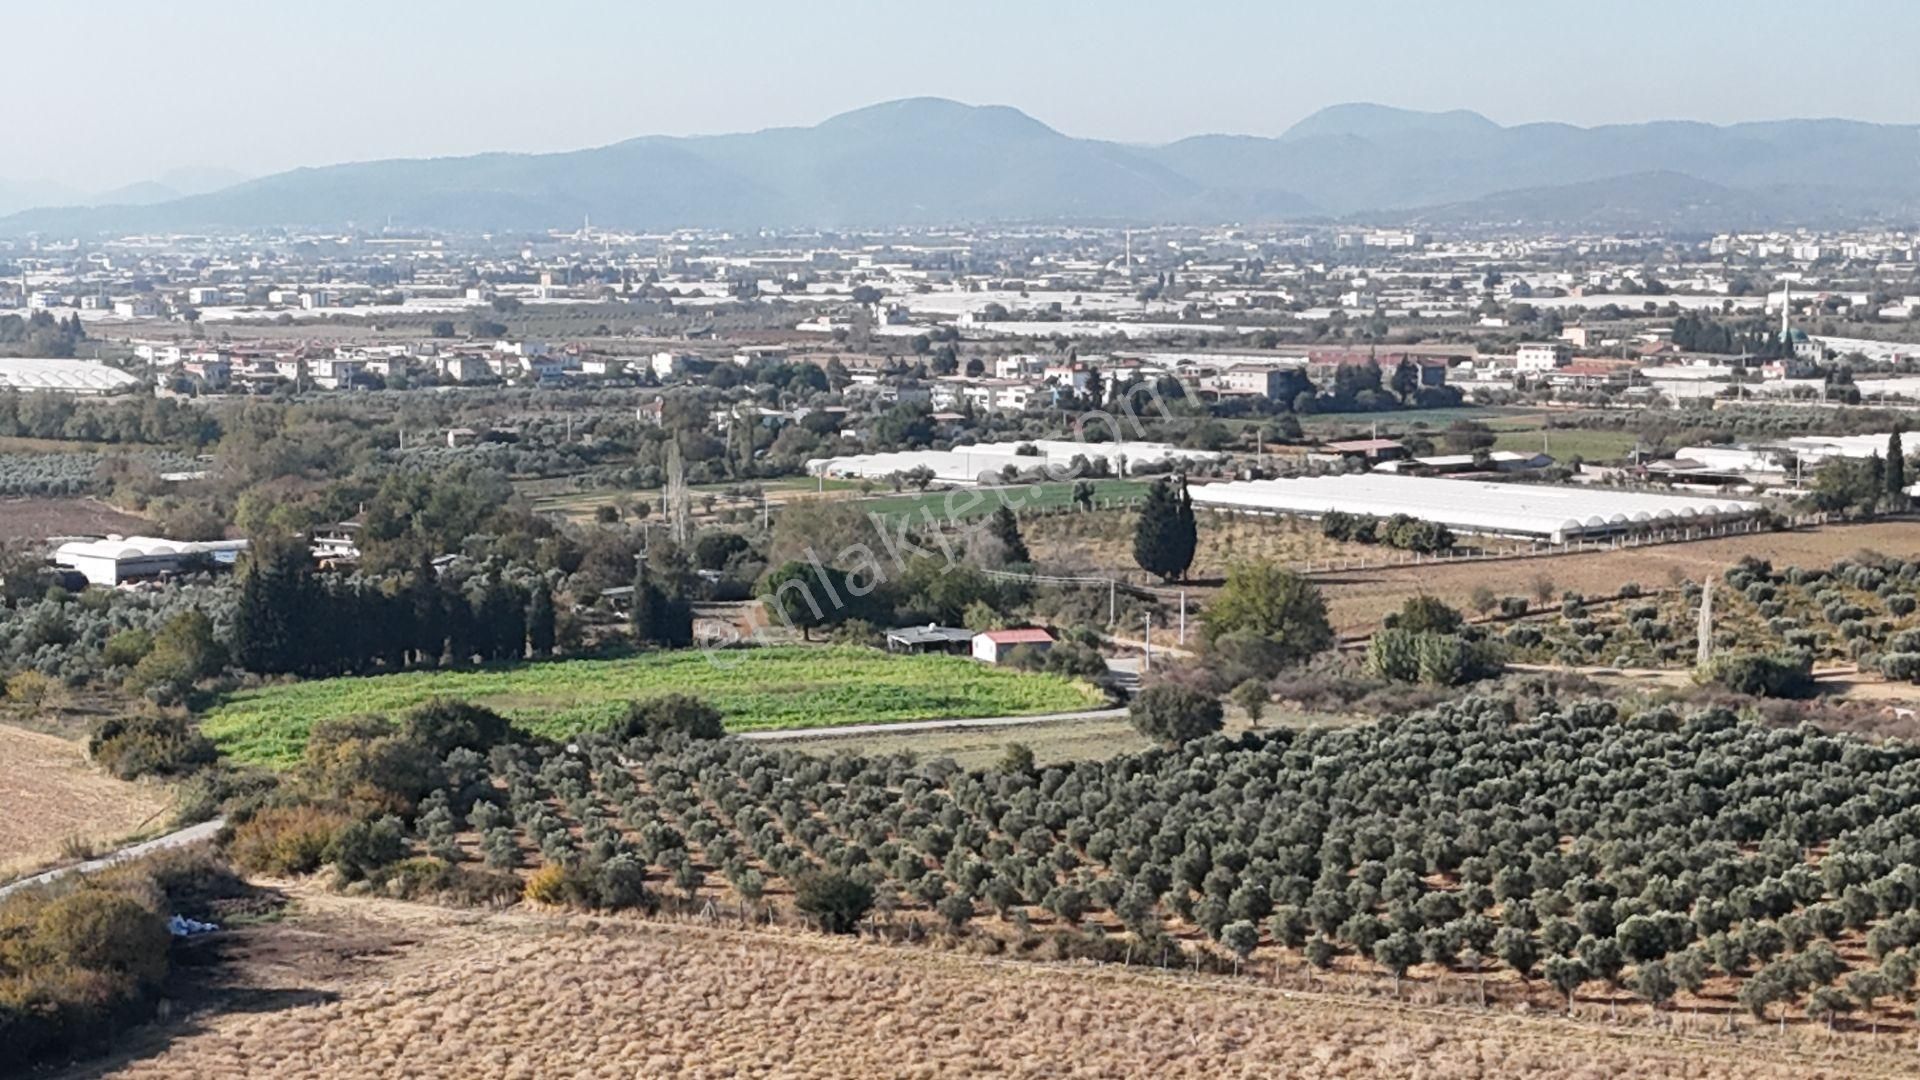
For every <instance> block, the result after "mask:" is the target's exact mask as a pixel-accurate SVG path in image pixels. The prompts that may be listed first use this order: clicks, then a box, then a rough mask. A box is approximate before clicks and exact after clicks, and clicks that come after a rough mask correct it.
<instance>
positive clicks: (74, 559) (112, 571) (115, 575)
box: [53, 536, 247, 587]
mask: <svg viewBox="0 0 1920 1080" xmlns="http://www.w3.org/2000/svg"><path fill="white" fill-rule="evenodd" d="M246 549H247V542H246V541H245V540H213V541H207V542H195V541H187V540H162V539H159V538H157V537H152V536H125V537H121V536H109V537H107V538H106V539H105V540H75V541H72V542H70V543H66V544H61V545H60V547H59V549H58V550H56V551H55V552H54V553H53V562H54V565H56V566H60V567H64V568H66V569H68V570H73V571H75V572H77V573H79V574H80V575H81V576H83V577H85V578H86V579H87V581H88V582H89V583H90V584H94V585H106V586H109V587H111V586H114V585H118V584H120V583H121V582H123V581H137V580H141V579H144V578H156V577H164V576H167V575H170V574H179V573H185V572H191V571H192V570H193V569H194V568H195V567H196V566H198V565H201V564H203V563H209V564H217V563H225V564H229V565H231V564H232V562H233V561H234V559H236V558H237V557H238V556H239V554H240V553H241V552H243V551H245V550H246Z"/></svg>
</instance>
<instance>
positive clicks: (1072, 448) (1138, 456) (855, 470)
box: [807, 439, 1220, 484]
mask: <svg viewBox="0 0 1920 1080" xmlns="http://www.w3.org/2000/svg"><path fill="white" fill-rule="evenodd" d="M1020 447H1031V448H1032V449H1033V453H1031V454H1018V453H1015V452H1014V451H1015V450H1016V449H1018V448H1020ZM1078 456H1085V457H1086V458H1087V459H1088V460H1089V461H1092V460H1095V459H1098V458H1102V457H1104V458H1106V459H1107V462H1108V467H1109V468H1110V469H1111V470H1112V471H1113V472H1114V473H1116V474H1118V473H1121V472H1123V471H1125V472H1131V471H1133V470H1134V469H1135V468H1137V467H1138V466H1141V465H1147V464H1158V463H1160V462H1165V461H1178V460H1188V461H1210V460H1213V459H1214V458H1217V457H1219V456H1220V455H1218V454H1214V453H1208V452H1206V451H1203V450H1182V449H1180V448H1179V447H1176V446H1169V445H1167V444H1166V443H1149V442H1103V443H1087V442H1079V441H1077V440H1073V439H1026V440H1022V441H1020V442H1004V443H980V444H977V445H973V446H956V447H954V448H953V449H951V450H901V451H897V452H894V453H887V454H854V455H851V456H848V457H834V458H816V459H814V460H812V461H809V462H807V471H808V472H811V473H813V474H815V475H818V476H845V477H855V478H860V477H865V478H869V479H880V478H883V477H887V476H891V475H893V474H894V473H904V472H908V471H911V470H913V469H916V468H920V467H922V466H925V467H926V468H929V469H932V470H933V475H934V478H935V479H936V480H939V481H942V482H944V483H949V484H973V483H979V482H980V481H981V479H982V478H983V476H985V475H986V474H993V475H994V476H995V477H997V476H998V475H999V473H1000V471H1001V470H1002V469H1005V468H1006V467H1007V466H1009V465H1011V466H1013V467H1014V468H1015V469H1031V468H1035V467H1037V466H1040V465H1049V466H1052V467H1053V468H1055V469H1058V470H1062V471H1063V475H1064V470H1067V469H1069V468H1070V467H1071V466H1072V464H1073V459H1074V458H1075V457H1078ZM1123 466H1124V468H1123Z"/></svg>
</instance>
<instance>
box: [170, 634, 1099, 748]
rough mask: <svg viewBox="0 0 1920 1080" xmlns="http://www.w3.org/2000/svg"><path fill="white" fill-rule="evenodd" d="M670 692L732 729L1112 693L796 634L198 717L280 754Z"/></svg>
mask: <svg viewBox="0 0 1920 1080" xmlns="http://www.w3.org/2000/svg"><path fill="white" fill-rule="evenodd" d="M676 692H677V693H685V694H692V695H695V696H697V697H700V698H702V699H704V700H706V701H707V702H708V703H709V704H711V705H713V706H714V707H715V708H717V709H719V710H720V712H721V714H722V715H724V716H725V717H726V723H727V728H728V730H731V731H753V730H762V729H770V728H798V727H815V726H826V725H834V724H872V723H892V722H898V721H907V720H933V719H945V718H949V717H963V716H1019V715H1034V714H1040V713H1051V712H1070V711H1073V710H1077V709H1087V708H1098V707H1099V706H1100V705H1101V704H1102V703H1103V702H1104V700H1105V699H1104V697H1103V696H1102V695H1101V693H1100V692H1099V691H1098V690H1096V689H1094V688H1093V687H1092V686H1089V685H1087V684H1086V683H1082V682H1077V681H1072V680H1069V679H1065V678H1062V677H1059V676H1055V675H1040V674H1026V673H1021V672H1016V671H1010V670H1005V669H999V668H991V667H987V666H985V665H982V664H978V663H976V662H974V661H973V660H970V659H967V658H965V657H958V656H890V655H888V654H886V653H884V652H880V651H878V650H874V649H865V648H859V647H852V646H848V647H833V648H807V647H804V646H789V647H781V648H768V649H751V650H738V651H731V652H722V653H716V654H714V656H713V657H712V658H711V659H710V658H709V657H708V655H707V654H706V653H703V652H685V653H653V654H647V655H644V656H634V657H626V658H622V659H615V660H559V661H552V662H547V663H534V664H518V665H510V666H504V667H488V668H478V669H472V670H464V671H414V672H403V673H398V674H393V675H374V676H367V677H343V678H337V679H319V680H315V681H312V682H303V683H289V684H286V685H280V686H270V687H264V688H261V689H256V690H243V691H240V692H238V693H235V694H232V695H229V696H228V697H227V698H225V699H224V700H222V701H221V702H220V703H218V704H217V705H215V706H214V707H213V708H212V709H211V710H209V711H208V713H207V715H206V717H205V719H204V721H203V723H202V728H203V730H204V731H205V732H206V734H207V736H208V737H209V738H211V739H212V740H213V741H214V742H215V743H216V744H217V745H219V747H220V749H221V750H222V751H223V752H224V753H226V754H227V755H229V756H231V757H233V758H235V759H237V760H241V761H251V762H260V763H265V764H273V765H284V764H288V763H291V762H293V761H295V760H297V759H298V758H299V756H300V753H301V751H302V749H303V748H304V747H305V745H306V737H307V732H308V730H309V729H310V728H311V727H312V725H313V724H314V722H315V721H319V720H326V719H333V718H337V717H343V716H356V715H364V714H393V713H397V712H401V711H403V710H405V709H407V708H409V707H411V706H414V705H418V704H420V703H422V702H424V701H427V700H429V699H432V698H436V697H445V698H457V699H460V700H464V701H471V702H474V703H476V704H482V705H486V706H488V707H490V708H494V709H497V710H499V711H500V712H502V713H504V714H506V715H507V716H508V717H510V718H512V719H513V721H514V722H515V724H516V725H517V726H519V727H521V728H523V729H525V730H527V731H530V732H533V733H535V734H538V735H545V736H549V737H558V736H564V735H567V734H571V733H573V732H576V731H583V730H588V729H593V728H598V727H604V726H606V725H607V724H609V723H611V722H612V721H613V720H614V719H615V718H617V717H618V716H620V715H621V713H622V712H624V711H625V708H626V703H627V702H629V701H632V700H636V699H640V698H648V697H656V696H658V695H661V694H667V693H676Z"/></svg>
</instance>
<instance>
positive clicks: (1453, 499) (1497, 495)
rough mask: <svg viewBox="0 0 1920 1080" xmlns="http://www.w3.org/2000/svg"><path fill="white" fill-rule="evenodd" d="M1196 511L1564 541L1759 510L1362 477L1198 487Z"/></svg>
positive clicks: (1658, 497)
mask: <svg viewBox="0 0 1920 1080" xmlns="http://www.w3.org/2000/svg"><path fill="white" fill-rule="evenodd" d="M1192 490H1193V501H1194V505H1196V506H1204V507H1211V508H1214V509H1219V510H1241V511H1248V512H1252V513H1268V514H1299V515H1303V516H1308V517H1318V516H1320V515H1323V514H1327V513H1332V512H1336V511H1339V512H1344V513H1349V514H1371V515H1373V516H1375V517H1391V516H1393V515H1394V514H1406V515H1408V516H1410V517H1415V518H1419V519H1421V520H1423V521H1432V522H1437V523H1439V524H1441V525H1445V526H1446V527H1448V528H1449V529H1453V530H1455V531H1457V532H1467V533H1483V534H1494V535H1501V536H1524V537H1532V538H1536V539H1543V540H1549V541H1552V542H1553V543H1563V542H1565V541H1568V540H1573V539H1578V538H1582V537H1590V536H1604V535H1607V534H1610V533H1616V532H1620V531H1622V530H1625V529H1629V528H1633V527H1636V526H1649V525H1651V526H1661V525H1686V524H1692V523H1707V522H1719V521H1727V520H1734V519H1739V518H1744V517H1749V516H1751V515H1753V514H1755V513H1758V512H1759V511H1760V510H1762V509H1763V508H1764V507H1763V506H1762V504H1760V503H1757V502H1751V501H1746V500H1740V499H1719V498H1699V497H1693V496H1687V495H1663V494H1650V493H1646V492H1639V491H1619V490H1615V489H1611V488H1597V487H1549V486H1543V485H1537V484H1497V483H1488V482H1483V481H1474V480H1447V479H1439V478H1432V477H1418V476H1394V475H1389V474H1384V473H1362V474H1359V475H1354V476H1312V477H1300V478H1297V479H1290V480H1241V481H1234V482H1232V483H1225V484H1205V485H1196V486H1195V487H1194V488H1193V489H1192Z"/></svg>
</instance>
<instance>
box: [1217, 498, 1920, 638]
mask: <svg viewBox="0 0 1920 1080" xmlns="http://www.w3.org/2000/svg"><path fill="white" fill-rule="evenodd" d="M1204 545H1205V538H1204V537H1203V538H1202V546H1203V547H1204ZM1862 549H1871V550H1874V551H1878V552H1881V553H1882V554H1885V555H1892V556H1896V557H1899V558H1912V557H1914V556H1915V555H1916V554H1920V525H1916V524H1915V523H1913V522H1910V521H1876V522H1867V523H1864V524H1858V525H1830V526H1827V527H1825V528H1821V529H1810V530H1802V531H1796V532H1777V533H1752V534H1748V535H1742V536H1730V537H1725V538H1722V539H1718V540H1699V541H1695V542H1693V543H1688V544H1662V545H1658V546H1655V547H1644V548H1627V549H1623V550H1620V551H1601V552H1589V553H1584V554H1577V555H1556V556H1552V557H1550V558H1539V559H1512V560H1505V561H1500V562H1480V563H1460V564H1458V565H1453V566H1448V565H1445V564H1439V565H1435V564H1422V565H1419V566H1404V567H1391V568H1387V569H1381V570H1364V571H1352V572H1343V573H1331V574H1320V575H1317V577H1316V580H1318V581H1319V583H1320V588H1321V590H1322V591H1323V592H1324V593H1325V594H1326V597H1327V606H1328V609H1329V612H1330V614H1331V616H1332V619H1333V626H1334V629H1335V630H1337V631H1339V632H1341V633H1357V632H1361V631H1365V630H1371V629H1373V628H1374V627H1376V626H1378V625H1379V623H1380V620H1381V618H1382V617H1384V616H1385V615H1386V614H1387V613H1389V612H1391V611H1394V610H1396V609H1398V608H1399V606H1400V604H1401V603H1402V602H1403V601H1404V600H1405V599H1406V598H1407V597H1408V596H1411V595H1414V594H1416V593H1422V592H1424V593H1426V594H1428V595H1430V596H1437V597H1439V598H1440V599H1442V600H1444V601H1446V602H1447V603H1449V604H1452V605H1454V606H1455V607H1461V608H1464V607H1466V606H1467V604H1468V601H1469V599H1470V598H1471V597H1472V595H1473V591H1474V589H1475V588H1476V587H1477V586H1480V585H1485V586H1487V587H1488V588H1490V589H1492V590H1493V591H1494V592H1495V593H1497V594H1500V595H1512V596H1526V595H1529V594H1530V593H1531V591H1532V584H1533V582H1534V580H1535V579H1536V578H1539V577H1545V578H1546V579H1547V580H1548V581H1550V582H1551V583H1552V585H1553V589H1554V593H1555V595H1558V594H1559V593H1561V592H1565V591H1568V590H1571V591H1573V592H1578V593H1584V594H1587V595H1612V594H1613V593H1614V592H1616V591H1618V590H1619V588H1620V586H1621V585H1622V584H1624V583H1626V582H1629V581H1632V582H1638V583H1640V584H1641V585H1644V586H1649V587H1665V586H1667V585H1668V584H1669V583H1670V582H1671V581H1672V580H1673V578H1674V576H1675V575H1676V574H1677V575H1679V576H1681V577H1684V578H1688V579H1692V580H1696V581H1697V580H1699V579H1701V578H1703V577H1707V576H1711V575H1713V574H1717V573H1720V572H1721V571H1723V570H1725V569H1726V568H1727V567H1729V566H1731V565H1733V564H1734V563H1736V562H1738V561H1739V560H1740V559H1741V558H1742V557H1743V556H1747V555H1754V556H1758V557H1759V558H1762V559H1768V560H1770V561H1772V563H1773V565H1774V566H1776V567H1786V566H1808V567H1825V566H1830V565H1832V564H1833V563H1834V562H1836V561H1837V560H1839V559H1843V558H1846V557H1847V556H1849V555H1852V554H1853V553H1854V552H1857V551H1860V550H1862Z"/></svg>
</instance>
